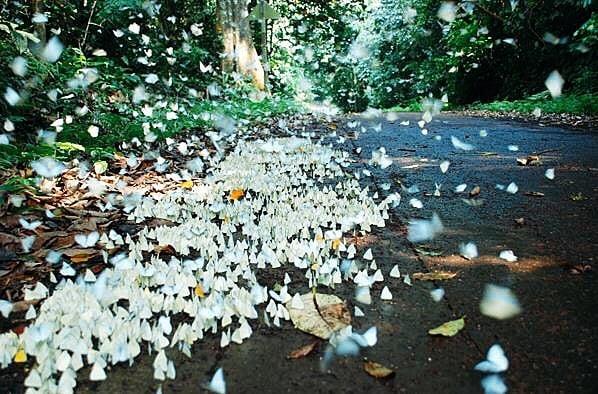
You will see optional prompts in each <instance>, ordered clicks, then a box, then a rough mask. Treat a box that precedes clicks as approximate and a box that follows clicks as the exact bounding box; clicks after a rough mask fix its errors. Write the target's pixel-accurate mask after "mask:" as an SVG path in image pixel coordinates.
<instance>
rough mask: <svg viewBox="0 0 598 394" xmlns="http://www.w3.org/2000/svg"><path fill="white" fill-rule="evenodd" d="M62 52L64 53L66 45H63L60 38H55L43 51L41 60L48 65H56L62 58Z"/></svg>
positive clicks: (51, 39)
mask: <svg viewBox="0 0 598 394" xmlns="http://www.w3.org/2000/svg"><path fill="white" fill-rule="evenodd" d="M62 51H64V45H62V42H60V40H59V39H58V37H56V36H54V37H52V38H50V39H49V40H48V43H47V44H46V46H45V47H44V49H43V50H42V52H41V58H42V59H44V60H45V61H47V62H48V63H55V62H56V61H57V60H58V59H59V58H60V55H62Z"/></svg>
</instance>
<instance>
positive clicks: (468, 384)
mask: <svg viewBox="0 0 598 394" xmlns="http://www.w3.org/2000/svg"><path fill="white" fill-rule="evenodd" d="M406 119H409V120H410V123H411V124H410V125H409V126H401V125H400V124H399V121H396V122H394V123H389V122H387V121H385V120H383V121H382V126H383V127H382V131H380V132H368V133H366V134H362V135H360V136H359V137H358V138H357V139H353V140H351V139H349V140H347V141H346V142H345V143H344V144H343V148H344V149H348V150H353V151H354V150H355V148H357V147H361V148H362V151H361V153H360V154H359V155H357V154H356V155H355V158H356V161H359V160H360V159H361V161H367V160H368V159H369V158H370V157H371V151H372V150H374V149H377V148H379V147H380V146H385V147H386V150H387V152H388V154H389V155H390V156H392V157H393V158H394V159H395V162H394V164H393V165H392V166H391V167H390V168H388V169H386V170H379V169H377V170H373V171H372V177H370V178H364V179H362V180H363V182H364V184H368V183H369V184H371V185H372V187H373V188H375V187H377V186H376V185H379V184H380V183H383V182H391V184H392V188H391V190H390V192H392V191H398V190H400V186H399V183H398V181H400V182H401V183H402V184H403V185H404V186H406V187H409V186H412V185H418V187H419V189H420V190H421V191H420V192H419V193H416V194H414V195H413V196H410V195H409V194H408V193H406V192H402V193H401V194H402V197H403V201H402V202H401V205H400V206H399V207H398V208H397V209H396V210H395V212H394V214H393V216H392V217H391V219H390V220H389V221H388V222H387V226H386V228H383V229H376V230H375V231H374V232H373V233H372V234H370V235H368V236H367V237H361V238H357V239H355V242H356V243H357V245H358V246H360V247H362V248H363V249H359V250H360V251H361V252H360V253H363V251H364V250H365V249H367V247H371V248H372V250H373V253H374V257H375V259H376V261H377V263H378V266H379V267H380V268H382V271H383V273H384V274H385V279H386V280H385V282H384V284H380V283H377V284H376V285H375V286H374V289H373V291H372V294H373V295H375V296H374V302H373V304H372V305H370V306H369V307H367V308H363V309H364V311H365V313H366V317H363V318H355V319H354V327H355V329H356V330H357V331H360V332H362V331H363V330H365V329H367V328H368V327H370V326H372V325H375V326H377V327H378V338H379V340H378V344H377V345H376V346H375V347H373V348H371V349H367V350H365V351H364V352H362V355H361V357H360V358H349V359H342V360H337V361H335V363H334V364H333V365H332V367H331V371H330V373H322V372H320V370H319V359H320V357H321V355H322V354H323V349H324V346H325V345H324V344H321V345H320V347H319V351H317V352H315V353H313V354H311V355H309V356H307V357H305V358H302V359H298V360H287V359H286V355H287V354H288V353H289V352H291V351H292V350H294V349H296V348H298V347H300V346H302V345H305V344H307V343H309V342H310V341H312V340H313V338H312V337H310V336H309V335H307V334H303V333H301V332H298V331H297V330H295V329H294V328H293V327H292V324H290V323H285V324H284V325H283V327H282V329H272V328H268V327H266V326H265V325H264V324H263V323H261V322H259V323H256V322H252V323H254V324H253V327H254V331H255V332H254V335H253V336H252V337H251V338H250V339H249V340H247V341H245V343H243V344H242V345H240V346H238V345H233V346H231V347H228V348H226V349H224V350H221V349H220V348H219V338H220V336H217V337H216V336H209V337H207V338H205V339H204V340H202V341H199V342H198V343H197V344H196V345H195V346H194V348H193V358H192V359H187V358H186V357H185V356H183V355H181V353H180V352H178V351H176V350H174V351H171V352H169V357H172V359H173V360H174V361H175V364H176V366H177V377H176V380H174V381H167V382H165V383H163V384H162V389H163V392H164V393H170V392H182V393H188V392H202V391H203V390H202V388H201V384H202V383H205V382H206V381H208V380H209V378H210V377H211V376H212V374H213V372H214V371H215V370H216V369H217V368H218V367H223V368H224V372H225V377H226V382H227V386H228V387H227V388H228V392H230V393H281V392H301V393H312V392H316V393H345V392H351V393H364V392H368V393H370V392H371V393H378V392H380V393H389V392H417V393H432V392H445V393H477V392H481V387H480V378H481V377H482V375H481V374H480V373H477V372H475V371H473V366H474V365H475V364H476V363H477V362H478V361H481V360H482V359H483V358H484V357H485V353H486V350H487V349H488V348H489V347H490V346H491V345H492V344H494V343H500V344H501V345H502V347H503V348H504V350H505V352H506V355H507V357H508V358H509V360H510V363H511V365H510V367H509V370H508V371H507V372H506V373H505V374H504V377H505V379H506V382H507V385H508V387H509V390H510V391H511V392H518V393H530V392H539V393H546V392H550V393H556V392H567V393H571V392H576V393H577V392H588V393H589V392H595V389H596V387H597V385H598V345H597V343H598V328H596V327H598V315H597V313H596V312H597V307H596V302H597V300H598V283H597V273H596V271H595V270H596V269H597V267H595V264H596V258H597V256H598V215H597V213H598V201H597V200H598V135H596V134H594V135H592V134H591V133H581V132H573V131H567V130H561V129H556V128H543V127H533V126H529V125H523V124H518V123H512V122H505V121H493V120H486V119H467V118H460V117H455V116H450V115H447V116H440V117H438V118H436V119H435V120H434V121H433V122H432V124H431V125H430V127H429V131H430V134H429V135H428V136H423V135H422V134H421V133H420V131H419V128H418V126H417V124H416V123H417V120H419V115H415V114H414V115H401V116H400V120H401V121H402V120H406ZM363 122H364V124H370V125H376V124H378V123H379V122H380V120H364V121H363ZM481 129H485V130H487V132H488V136H487V137H486V138H481V137H480V136H479V131H480V130H481ZM342 130H345V131H347V130H348V129H347V127H343V126H341V127H339V134H341V133H342ZM435 135H440V136H441V137H442V139H441V140H440V141H437V140H434V139H433V138H432V137H433V136H435ZM451 135H454V136H456V137H458V138H459V139H461V140H462V141H465V142H468V143H471V144H473V145H475V146H476V150H474V151H471V152H463V151H457V150H455V149H454V148H453V147H452V145H451V143H450V136H451ZM508 145H518V146H519V151H517V152H512V151H509V150H508V148H507V146H508ZM482 152H487V154H485V155H482V154H481V153H482ZM534 152H536V153H537V152H545V153H543V154H541V165H539V166H526V167H522V166H517V164H516V158H517V157H524V156H526V155H528V154H532V153H534ZM442 160H449V161H450V162H451V166H450V168H449V170H448V172H447V173H446V174H442V173H441V171H440V169H439V167H438V165H439V163H440V161H442ZM360 166H363V164H359V163H356V167H360ZM552 167H554V168H555V172H556V178H555V179H554V180H553V181H550V180H548V179H546V178H545V177H544V171H545V170H546V169H547V168H552ZM368 168H369V167H368ZM435 182H436V183H442V187H441V196H440V197H435V196H432V193H433V192H434V189H435V188H434V183H435ZM510 182H515V183H516V184H517V185H518V186H519V192H518V193H517V194H514V195H511V194H508V193H506V192H504V191H500V190H497V189H496V188H495V185H496V184H497V183H501V184H504V185H507V184H509V183H510ZM461 183H467V185H468V188H467V191H469V190H471V188H472V187H474V186H479V187H480V188H481V193H480V195H479V197H478V198H479V199H483V200H484V203H483V205H481V206H478V207H471V206H468V205H466V204H465V203H464V202H463V201H462V198H467V194H466V193H465V194H456V193H454V192H453V189H454V187H455V186H456V185H458V184H461ZM379 192H380V193H381V194H382V195H384V194H385V193H388V192H383V191H382V190H379ZM525 192H541V193H543V194H544V196H543V197H534V196H529V195H525ZM410 197H416V198H418V199H420V200H421V201H422V202H423V204H424V208H423V209H415V208H412V207H411V206H409V204H408V200H409V198H410ZM432 212H437V213H438V214H439V216H440V217H441V218H442V221H443V223H444V225H445V227H446V231H445V232H444V233H443V234H442V235H441V236H440V237H438V238H437V239H435V240H434V241H433V242H430V243H427V244H424V245H412V244H410V243H409V242H408V241H407V240H406V237H405V235H406V224H407V221H408V220H409V219H410V218H416V217H421V218H429V217H430V216H431V214H432ZM516 218H524V224H523V225H518V224H516V223H515V221H514V219H516ZM468 241H473V242H475V243H476V244H477V246H478V249H479V252H480V257H479V258H477V259H475V260H473V261H468V260H465V259H463V258H461V257H459V256H458V245H459V243H461V242H468ZM416 247H417V248H419V249H420V250H421V249H425V250H428V251H435V252H438V253H441V255H440V256H429V255H426V254H425V253H424V254H422V253H421V252H418V251H417V250H416ZM504 249H511V250H513V251H514V253H515V254H516V255H517V256H518V257H519V260H518V261H517V262H514V263H508V262H506V261H503V260H501V259H499V258H498V253H499V252H500V251H501V250H504ZM394 264H399V266H400V269H401V272H402V273H414V272H426V271H430V270H439V269H442V270H448V271H454V272H458V276H457V277H456V278H455V279H453V280H450V281H445V282H442V283H433V282H418V281H415V282H414V283H413V286H408V285H406V284H404V283H403V282H402V281H401V280H397V279H392V278H390V277H388V272H389V271H390V269H391V267H392V266H393V265H394ZM579 265H582V266H583V265H587V266H588V267H590V268H593V271H587V272H585V273H578V274H575V273H572V272H579V269H578V270H577V271H575V270H573V271H572V268H573V267H575V266H578V268H579ZM283 275H284V271H281V272H279V273H272V275H271V276H270V277H266V278H264V279H265V280H266V282H267V283H268V284H269V285H272V284H274V283H275V282H277V281H278V282H281V281H282V276H283ZM292 276H293V275H292ZM295 277H297V276H295ZM303 282H304V281H299V280H298V281H297V282H294V283H293V284H291V286H290V287H291V290H292V292H294V291H298V290H300V291H306V290H307V288H306V287H305V283H303ZM486 283H495V284H500V285H504V286H508V287H510V288H511V289H512V290H513V291H514V292H515V294H516V295H517V296H518V298H519V300H520V302H521V304H522V306H523V313H522V314H520V315H519V316H517V317H515V318H513V319H510V320H506V321H497V320H494V319H491V318H488V317H485V316H483V315H481V314H480V312H479V308H478V305H479V301H480V299H481V297H482V293H483V288H484V285H485V284H486ZM385 284H386V285H388V286H389V288H390V290H391V291H392V293H393V296H394V298H393V300H392V301H381V300H380V299H379V297H378V296H379V294H380V291H381V289H382V287H383V285H385ZM436 286H442V287H444V288H445V290H446V298H445V300H443V301H441V302H439V303H435V302H434V301H433V300H432V299H431V298H430V296H429V290H430V289H432V288H434V287H436ZM352 291H353V286H346V285H342V286H340V287H339V288H337V289H336V290H335V294H337V295H338V296H340V297H342V298H345V299H347V300H349V303H351V302H352V295H353V294H352ZM351 310H352V306H351ZM463 315H465V316H466V326H465V329H464V330H463V331H462V332H460V333H459V334H458V335H457V336H455V337H453V338H442V337H431V336H429V335H428V334H427V331H428V329H430V328H432V327H436V326H437V325H439V324H441V323H443V322H445V321H447V320H451V319H456V318H459V317H461V316H463ZM364 357H365V358H367V359H370V360H374V361H377V362H379V363H382V364H384V365H386V366H388V367H391V368H393V369H394V370H395V371H396V375H395V377H394V378H392V379H388V380H376V379H374V378H372V377H370V376H368V375H367V374H366V373H365V372H364V371H363V358H364ZM152 361H153V357H148V356H142V357H141V358H140V359H139V360H138V361H137V360H136V362H135V364H134V365H133V366H132V367H130V368H129V367H126V366H119V367H118V368H115V369H114V370H112V371H110V372H108V379H107V380H106V381H104V382H100V383H91V382H86V381H85V379H83V377H84V376H86V373H81V374H80V377H81V378H82V379H81V380H80V384H79V387H80V389H81V391H82V392H88V391H97V392H105V393H115V392H135V393H153V392H155V390H156V388H157V387H158V383H157V382H156V381H155V380H154V379H153V377H152V375H153V368H152V366H151V363H152Z"/></svg>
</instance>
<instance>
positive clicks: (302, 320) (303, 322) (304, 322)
mask: <svg viewBox="0 0 598 394" xmlns="http://www.w3.org/2000/svg"><path fill="white" fill-rule="evenodd" d="M301 300H302V301H303V309H297V308H292V307H291V301H289V302H288V303H287V308H288V310H289V315H290V316H291V321H292V322H293V324H294V325H295V328H297V329H298V330H301V331H303V332H306V333H308V334H312V335H315V336H317V337H318V338H322V339H328V338H330V335H331V334H332V333H333V332H334V331H337V330H340V329H341V328H345V327H347V326H348V325H349V324H351V313H350V312H349V309H348V308H347V305H346V304H345V303H344V302H343V300H341V299H340V298H338V297H337V296H335V295H331V294H319V293H318V294H316V302H317V303H318V308H319V309H320V311H321V312H322V314H321V315H320V312H318V309H316V306H315V304H314V296H313V294H312V293H306V294H303V295H302V296H301Z"/></svg>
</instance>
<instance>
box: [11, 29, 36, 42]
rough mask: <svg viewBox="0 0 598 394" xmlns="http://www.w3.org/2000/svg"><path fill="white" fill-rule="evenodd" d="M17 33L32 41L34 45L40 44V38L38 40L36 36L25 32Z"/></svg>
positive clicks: (17, 31) (16, 31) (19, 31)
mask: <svg viewBox="0 0 598 394" xmlns="http://www.w3.org/2000/svg"><path fill="white" fill-rule="evenodd" d="M15 33H17V34H19V35H21V36H22V37H24V38H27V39H29V40H31V41H32V42H33V43H35V44H37V43H39V42H40V40H39V38H37V37H36V36H34V35H33V34H31V33H29V32H26V31H23V30H15Z"/></svg>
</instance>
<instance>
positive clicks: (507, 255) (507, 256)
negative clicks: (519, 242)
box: [498, 250, 517, 263]
mask: <svg viewBox="0 0 598 394" xmlns="http://www.w3.org/2000/svg"><path fill="white" fill-rule="evenodd" d="M498 257H500V258H501V259H503V260H506V261H508V262H509V263H513V262H515V261H517V256H515V253H513V251H512V250H503V251H501V252H500V254H499V255H498Z"/></svg>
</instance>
